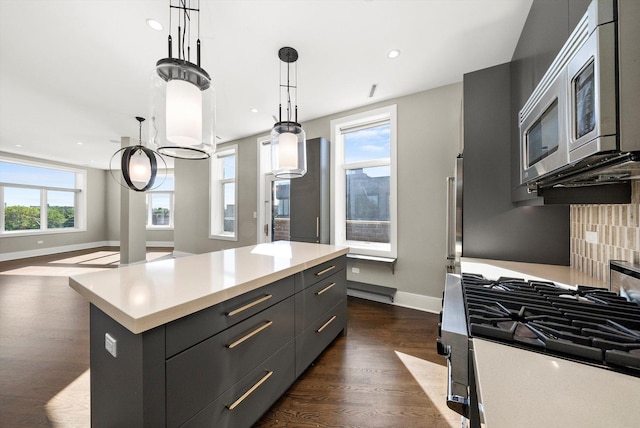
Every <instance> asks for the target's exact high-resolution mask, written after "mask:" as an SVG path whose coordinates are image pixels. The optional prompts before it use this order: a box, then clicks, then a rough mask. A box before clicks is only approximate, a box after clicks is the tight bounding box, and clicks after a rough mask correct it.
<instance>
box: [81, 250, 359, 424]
mask: <svg viewBox="0 0 640 428" xmlns="http://www.w3.org/2000/svg"><path fill="white" fill-rule="evenodd" d="M345 266H346V259H345V256H340V257H337V258H335V259H332V260H328V261H326V262H324V263H321V264H319V265H317V266H314V267H312V268H309V269H307V270H304V271H302V272H298V273H296V274H294V275H291V276H289V277H286V278H283V279H281V280H278V281H275V282H273V283H271V284H268V285H265V286H263V287H260V288H258V289H256V290H253V291H250V292H248V293H245V294H242V295H240V296H237V297H234V298H233V299H230V300H227V301H225V302H223V303H220V304H217V305H214V306H212V307H210V308H207V309H203V310H202V311H199V312H196V313H194V314H191V315H188V316H186V317H183V318H180V319H178V320H175V321H172V322H170V323H168V324H164V325H161V326H159V327H156V328H154V329H152V330H148V331H145V332H143V333H140V334H133V333H131V332H130V331H129V330H127V329H126V328H124V327H123V326H122V325H120V324H119V323H118V322H116V321H115V320H114V319H113V318H111V317H110V316H108V315H106V314H105V313H104V312H102V311H101V310H100V309H99V308H97V307H96V306H94V305H91V328H90V335H91V344H90V346H91V424H92V427H94V428H99V427H112V426H136V427H154V428H156V427H163V426H166V427H177V426H188V427H220V428H222V427H233V428H237V427H249V426H251V425H252V424H253V423H255V421H256V420H258V419H259V418H260V416H261V415H262V414H263V413H264V412H265V411H266V410H268V409H269V407H270V406H271V405H272V404H273V403H274V402H275V401H276V400H277V399H278V398H279V397H280V396H281V395H282V394H283V393H284V392H285V391H286V390H287V388H288V387H289V386H290V385H291V384H292V383H293V382H294V381H295V379H296V378H297V377H298V376H299V375H300V374H302V372H303V371H304V370H305V369H306V368H307V367H308V366H309V365H310V364H311V363H312V362H313V361H314V360H315V359H316V358H317V357H318V356H319V355H320V353H322V351H323V350H324V349H325V348H326V347H327V346H328V345H329V344H330V343H331V342H332V341H333V340H334V339H335V338H336V336H337V335H338V334H340V332H342V331H345V329H346V325H347V300H346V282H347V280H346V269H345ZM106 333H109V334H110V335H112V336H114V337H116V338H117V357H113V356H112V355H111V354H109V353H108V352H107V351H106V350H105V334H106Z"/></svg>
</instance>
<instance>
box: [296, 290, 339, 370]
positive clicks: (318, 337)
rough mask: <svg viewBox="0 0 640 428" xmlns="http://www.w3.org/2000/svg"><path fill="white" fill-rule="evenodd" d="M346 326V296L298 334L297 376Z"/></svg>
mask: <svg viewBox="0 0 640 428" xmlns="http://www.w3.org/2000/svg"><path fill="white" fill-rule="evenodd" d="M346 328H347V300H346V298H345V299H343V300H342V301H341V302H340V303H338V304H337V305H336V306H334V307H333V308H331V310H329V311H328V312H326V313H325V314H324V315H322V316H321V317H320V318H318V320H317V321H316V322H314V323H312V324H311V325H310V326H309V327H308V328H307V329H306V330H305V331H304V332H302V333H301V334H299V335H298V336H296V377H297V376H300V375H301V374H302V372H304V371H305V369H306V368H307V367H309V365H310V364H311V363H312V362H313V361H314V360H315V359H316V358H317V357H318V355H320V354H321V353H322V351H323V350H324V349H325V348H326V347H327V346H328V345H329V344H330V343H331V342H332V341H333V339H335V338H336V336H337V335H338V334H339V333H340V332H341V331H342V330H345V329H346Z"/></svg>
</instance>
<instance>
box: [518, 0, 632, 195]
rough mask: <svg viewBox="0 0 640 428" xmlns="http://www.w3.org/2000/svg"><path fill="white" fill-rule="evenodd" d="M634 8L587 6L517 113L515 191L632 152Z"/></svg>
mask: <svg viewBox="0 0 640 428" xmlns="http://www.w3.org/2000/svg"><path fill="white" fill-rule="evenodd" d="M639 4H640V2H638V1H637V0H593V1H592V2H591V4H590V5H589V7H588V9H587V12H586V14H585V15H584V16H583V18H582V19H581V20H580V22H579V23H578V25H577V26H576V28H575V29H574V31H573V32H572V33H571V36H570V37H569V39H568V40H567V42H566V43H565V45H564V46H563V47H562V49H561V50H560V52H559V54H558V55H557V56H556V58H555V59H554V61H553V62H552V64H551V66H550V67H549V69H548V70H547V72H546V73H545V74H544V76H543V77H542V79H541V81H540V83H539V84H538V86H537V87H536V88H535V90H534V91H533V93H532V95H531V97H530V98H529V100H527V102H526V103H525V105H524V106H523V107H522V109H521V110H520V116H519V125H520V163H521V177H520V178H521V183H522V184H529V186H530V187H533V186H532V184H533V185H534V186H535V185H536V184H539V183H542V182H544V180H545V179H546V178H547V177H554V178H553V180H554V182H558V179H557V177H571V176H575V175H577V173H578V172H580V171H581V170H586V169H588V168H594V167H595V166H598V165H599V163H601V164H602V165H605V164H606V165H607V166H611V165H612V164H613V163H615V162H617V161H618V159H620V160H623V156H620V154H621V153H623V152H625V153H626V152H635V151H638V150H640V125H639V123H640V116H638V112H640V107H638V106H639V105H640V102H638V99H639V98H638V95H639V94H640V88H639V85H640V78H639V77H638V76H640V49H638V46H639V44H640V42H639V40H640V30H638V27H639V26H638V22H640V6H639ZM623 12H624V15H623ZM625 159H628V157H626V158H625Z"/></svg>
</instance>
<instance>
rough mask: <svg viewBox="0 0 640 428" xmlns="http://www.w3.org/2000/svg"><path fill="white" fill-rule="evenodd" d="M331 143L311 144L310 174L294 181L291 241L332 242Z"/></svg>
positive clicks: (315, 139) (313, 141)
mask: <svg viewBox="0 0 640 428" xmlns="http://www.w3.org/2000/svg"><path fill="white" fill-rule="evenodd" d="M329 153H330V148H329V141H327V140H326V139H324V138H314V139H311V140H308V141H307V173H306V174H305V175H304V176H302V177H301V178H295V179H292V180H291V182H290V196H289V197H290V204H291V205H290V211H289V212H290V220H289V221H290V223H289V230H290V231H289V234H290V238H289V239H290V240H291V241H300V242H312V243H319V244H328V243H329V180H330V176H329V161H330V159H329Z"/></svg>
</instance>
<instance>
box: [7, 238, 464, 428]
mask: <svg viewBox="0 0 640 428" xmlns="http://www.w3.org/2000/svg"><path fill="white" fill-rule="evenodd" d="M100 250H101V251H112V250H113V249H100ZM153 257H158V254H154V255H152V256H151V258H153ZM110 258H111V259H112V258H113V254H110V255H109V254H105V253H100V254H98V252H97V251H93V252H90V251H84V252H75V253H67V254H64V255H59V256H47V257H42V258H34V259H28V260H22V261H11V262H2V263H0V427H11V428H23V427H24V428H26V427H56V428H68V427H88V426H89V390H88V388H89V380H88V371H87V370H88V368H89V330H88V327H89V305H88V303H87V302H86V300H84V299H83V298H82V297H81V296H80V295H78V294H77V293H76V292H75V291H73V290H72V289H71V288H70V287H69V286H68V275H69V273H66V272H73V273H76V272H77V271H78V269H82V266H83V265H84V266H85V267H84V268H85V269H109V268H114V267H115V266H117V265H114V264H113V263H112V262H110V263H107V264H102V265H101V262H100V260H108V259H109V260H111V259H110ZM348 308H349V309H348V310H349V321H348V322H349V324H348V334H347V335H346V336H339V337H338V338H337V339H336V340H335V341H334V342H333V344H332V345H331V346H330V347H329V348H328V349H327V350H326V351H325V352H324V353H323V354H322V355H321V356H320V357H319V358H318V359H317V360H316V362H315V363H314V364H313V365H312V366H311V367H310V368H309V369H308V370H307V371H306V372H305V373H303V375H302V376H301V377H300V378H299V379H298V381H296V382H295V383H294V384H293V385H292V387H291V388H290V389H289V390H288V391H287V393H286V394H285V395H284V396H283V397H281V398H280V399H279V400H278V401H277V402H276V403H275V405H274V406H272V408H271V409H270V410H269V411H268V412H267V413H266V414H265V415H264V416H263V417H262V419H261V420H260V421H259V422H258V423H257V424H256V425H255V426H256V427H301V428H302V427H367V428H373V427H435V428H437V427H445V428H448V427H457V426H459V425H460V418H459V416H458V415H457V414H455V413H453V412H451V411H450V410H449V409H448V408H447V407H446V405H445V394H446V366H445V365H444V359H443V358H442V357H440V356H438V355H437V354H436V352H435V339H436V337H437V322H438V319H437V318H438V317H437V315H434V314H428V313H424V312H420V311H415V310H411V309H406V308H400V307H396V306H392V305H386V304H382V303H376V302H371V301H367V300H363V299H357V298H349V300H348Z"/></svg>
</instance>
